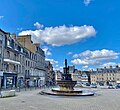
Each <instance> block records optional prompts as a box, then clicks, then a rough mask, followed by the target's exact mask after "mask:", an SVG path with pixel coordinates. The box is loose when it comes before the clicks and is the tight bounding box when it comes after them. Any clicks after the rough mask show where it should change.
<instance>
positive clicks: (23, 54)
mask: <svg viewBox="0 0 120 110" xmlns="http://www.w3.org/2000/svg"><path fill="white" fill-rule="evenodd" d="M1 41H2V42H1ZM0 43H2V44H0V55H1V56H0V71H3V72H4V75H3V76H2V77H0V79H1V78H2V79H1V80H0V82H2V83H3V84H2V86H4V87H5V88H6V87H7V80H10V78H11V77H13V79H12V81H13V82H14V83H15V85H17V84H16V81H18V83H19V82H21V81H25V80H27V81H30V80H31V81H34V82H36V85H37V86H38V82H40V83H41V84H42V85H44V84H45V74H46V73H45V55H44V51H43V50H42V49H41V48H40V45H38V44H37V45H36V44H33V42H32V41H31V36H30V35H25V36H18V37H16V35H15V34H10V33H6V32H4V31H2V30H1V29H0ZM3 50H4V51H3ZM12 75H13V76H12ZM0 85H1V84H0Z"/></svg>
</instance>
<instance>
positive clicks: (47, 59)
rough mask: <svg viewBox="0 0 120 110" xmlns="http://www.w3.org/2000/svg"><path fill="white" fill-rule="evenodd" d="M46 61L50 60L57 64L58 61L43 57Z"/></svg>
mask: <svg viewBox="0 0 120 110" xmlns="http://www.w3.org/2000/svg"><path fill="white" fill-rule="evenodd" d="M45 60H46V61H50V63H51V64H58V61H56V60H54V59H48V58H46V59H45Z"/></svg>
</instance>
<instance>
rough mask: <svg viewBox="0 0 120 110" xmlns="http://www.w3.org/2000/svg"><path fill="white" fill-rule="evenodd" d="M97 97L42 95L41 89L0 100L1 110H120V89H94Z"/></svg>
mask: <svg viewBox="0 0 120 110" xmlns="http://www.w3.org/2000/svg"><path fill="white" fill-rule="evenodd" d="M93 90H94V91H95V93H96V94H95V96H89V97H58V96H48V95H45V96H44V95H40V94H38V93H39V92H40V89H36V90H32V91H22V92H17V93H16V95H17V96H15V97H10V98H0V110H119V108H120V105H119V102H120V89H93Z"/></svg>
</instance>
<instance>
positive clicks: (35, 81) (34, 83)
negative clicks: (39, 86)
mask: <svg viewBox="0 0 120 110" xmlns="http://www.w3.org/2000/svg"><path fill="white" fill-rule="evenodd" d="M34 86H35V89H36V78H34Z"/></svg>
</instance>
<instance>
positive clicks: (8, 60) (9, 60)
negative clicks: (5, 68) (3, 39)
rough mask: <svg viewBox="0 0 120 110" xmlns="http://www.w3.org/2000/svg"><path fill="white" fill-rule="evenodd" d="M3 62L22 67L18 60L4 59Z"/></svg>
mask: <svg viewBox="0 0 120 110" xmlns="http://www.w3.org/2000/svg"><path fill="white" fill-rule="evenodd" d="M3 61H4V62H7V63H12V64H18V65H20V62H19V61H18V60H14V59H10V58H4V60H3Z"/></svg>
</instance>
